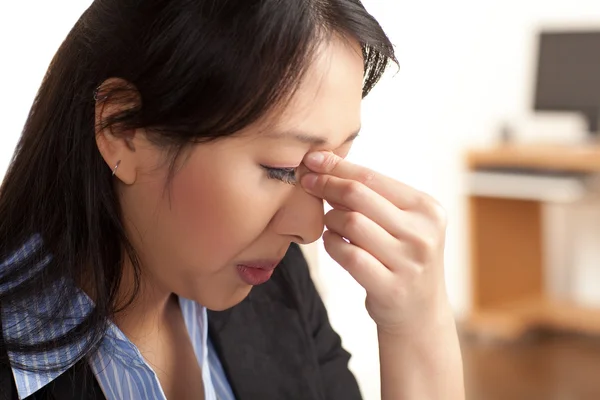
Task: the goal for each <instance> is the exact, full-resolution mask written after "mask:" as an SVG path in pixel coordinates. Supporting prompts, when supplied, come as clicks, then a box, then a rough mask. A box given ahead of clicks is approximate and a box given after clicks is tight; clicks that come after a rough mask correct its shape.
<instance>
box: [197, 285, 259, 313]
mask: <svg viewBox="0 0 600 400" xmlns="http://www.w3.org/2000/svg"><path fill="white" fill-rule="evenodd" d="M251 290H252V286H246V287H243V288H239V289H237V290H236V291H234V292H233V293H231V295H230V296H227V297H223V298H220V299H218V300H217V299H215V301H212V302H206V304H203V303H200V304H202V305H204V307H206V308H207V309H209V310H211V311H225V310H227V309H229V308H231V307H235V306H237V305H238V304H240V303H241V302H242V301H244V299H245V298H246V297H248V294H250V291H251Z"/></svg>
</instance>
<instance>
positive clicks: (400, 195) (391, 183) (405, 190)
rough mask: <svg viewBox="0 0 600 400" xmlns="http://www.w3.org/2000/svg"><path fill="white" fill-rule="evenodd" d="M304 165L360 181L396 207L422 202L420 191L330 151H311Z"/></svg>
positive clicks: (413, 206)
mask: <svg viewBox="0 0 600 400" xmlns="http://www.w3.org/2000/svg"><path fill="white" fill-rule="evenodd" d="M303 163H304V165H305V166H306V167H307V168H308V169H309V170H311V171H313V172H317V173H319V174H327V175H333V176H336V177H338V178H343V179H350V180H354V181H357V182H360V183H362V184H363V185H365V186H367V187H369V188H370V189H372V190H373V191H375V192H376V193H378V194H379V195H381V196H383V197H385V198H386V199H388V200H389V201H390V202H391V203H392V204H394V205H395V206H396V207H399V208H403V209H414V208H418V207H419V205H420V204H421V203H422V199H421V197H422V196H423V195H424V194H423V193H422V192H420V191H418V190H416V189H414V188H412V187H410V186H408V185H405V184H403V183H401V182H398V181H396V180H394V179H392V178H390V177H387V176H385V175H383V174H380V173H378V172H375V171H373V170H371V169H369V168H366V167H363V166H360V165H356V164H352V163H351V162H349V161H347V160H344V159H343V158H341V157H339V156H337V155H336V154H334V153H331V152H324V151H319V152H313V153H309V154H307V155H306V157H305V158H304V161H303Z"/></svg>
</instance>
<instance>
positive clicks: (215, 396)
mask: <svg viewBox="0 0 600 400" xmlns="http://www.w3.org/2000/svg"><path fill="white" fill-rule="evenodd" d="M40 245H41V244H40V241H39V240H36V239H35V238H34V239H33V240H32V241H31V242H29V243H28V244H27V245H26V246H24V247H23V248H22V249H21V251H19V252H18V253H17V254H16V255H15V256H14V257H11V258H10V259H9V260H7V261H6V262H4V263H2V264H0V273H2V272H3V271H5V270H6V269H7V267H8V268H10V264H11V263H12V262H14V261H15V260H18V259H20V258H23V257H25V256H26V255H27V254H28V253H31V252H32V251H36V250H37V249H38V248H39V246H40ZM64 285H67V283H65V282H62V283H60V282H59V283H56V284H55V285H54V286H53V287H51V288H49V289H48V290H47V292H45V293H44V294H42V295H40V296H39V297H37V298H36V300H35V302H34V303H33V304H30V303H25V302H23V303H12V304H9V305H8V306H7V305H5V306H4V307H3V308H2V316H1V322H2V327H3V333H4V338H5V339H10V338H16V337H19V339H20V340H23V339H25V340H26V341H27V342H28V343H36V342H41V341H46V340H51V339H53V338H56V337H58V336H60V335H62V334H64V333H66V332H68V331H69V330H70V329H72V328H73V326H74V325H76V324H77V323H78V322H79V321H81V320H82V319H83V318H84V317H85V316H86V315H87V314H88V313H89V311H90V310H91V308H92V307H93V303H92V301H91V300H90V299H89V297H88V296H87V295H86V294H85V293H83V292H82V291H77V296H75V297H74V298H73V299H70V300H69V301H68V303H67V304H66V306H64V307H62V308H61V315H59V316H58V318H56V317H55V318H49V310H53V309H54V308H53V307H52V306H53V304H54V302H56V301H57V296H58V294H60V293H65V290H66V289H67V288H66V287H65V286H64ZM29 301H30V300H29ZM179 305H180V307H181V311H182V314H183V318H184V321H185V325H186V328H187V331H188V334H189V336H190V340H191V342H192V346H193V349H194V352H195V355H196V358H197V360H198V364H199V366H200V367H201V370H202V382H203V385H204V398H205V399H206V400H233V399H234V396H233V393H232V390H231V387H230V386H229V383H228V381H227V377H226V375H225V373H224V371H223V368H222V366H221V362H220V361H219V358H218V355H217V353H216V352H215V349H214V347H213V346H212V343H211V341H210V338H209V336H208V320H207V313H206V308H204V307H202V306H201V305H199V304H198V303H196V302H194V301H192V300H188V299H184V298H182V297H179ZM45 316H46V317H47V318H44V317H45ZM40 317H41V318H40ZM41 321H43V322H41ZM83 344H84V340H83V339H82V341H81V342H80V343H76V344H73V345H71V346H69V347H65V348H60V349H55V350H53V351H51V352H47V353H40V354H34V355H30V354H29V355H27V354H20V353H12V352H9V354H8V356H9V359H10V360H11V363H13V365H27V366H29V367H32V368H33V369H44V367H47V366H50V365H54V364H56V363H57V362H60V361H63V362H64V361H68V363H69V365H73V364H75V363H76V362H77V361H78V360H77V359H74V357H73V356H72V355H73V354H79V353H80V352H81V349H82V347H83ZM69 365H67V366H66V367H65V368H64V369H63V370H58V371H51V372H46V371H42V372H31V371H27V370H22V369H18V368H16V367H13V369H12V372H13V376H14V378H15V384H16V388H17V393H18V396H19V399H24V398H26V397H27V396H30V395H31V394H33V393H35V392H37V391H38V390H40V389H42V388H43V387H44V386H46V385H47V384H49V383H50V382H52V381H53V380H54V379H56V378H57V377H58V376H59V375H61V374H62V373H63V372H65V371H66V370H67V369H68V368H69ZM90 366H91V368H92V371H93V372H94V375H95V377H96V379H97V381H98V384H99V385H100V387H101V388H102V391H103V393H104V395H105V397H106V399H107V400H139V399H157V400H166V397H165V394H164V392H163V389H162V387H161V385H160V382H159V380H158V377H157V375H156V373H155V372H154V370H153V369H152V367H150V365H148V363H147V362H146V361H145V360H144V357H143V356H142V354H141V353H140V351H139V349H138V348H137V347H136V346H135V345H134V344H133V343H132V342H131V341H130V340H129V339H128V338H127V337H126V336H125V334H124V333H123V332H122V331H121V330H120V329H119V328H118V327H117V326H116V325H115V324H113V323H109V325H108V330H107V332H106V335H105V337H104V338H103V340H102V342H101V343H100V345H99V347H98V351H97V352H95V353H94V354H93V356H92V357H91V358H90Z"/></svg>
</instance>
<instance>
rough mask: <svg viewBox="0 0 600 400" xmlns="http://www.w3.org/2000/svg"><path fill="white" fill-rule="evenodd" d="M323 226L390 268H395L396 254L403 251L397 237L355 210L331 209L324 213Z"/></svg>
mask: <svg viewBox="0 0 600 400" xmlns="http://www.w3.org/2000/svg"><path fill="white" fill-rule="evenodd" d="M325 226H326V227H327V229H329V230H330V231H332V232H334V233H336V234H338V235H340V236H342V237H343V238H345V239H347V240H349V241H350V243H352V244H353V245H355V246H358V247H360V248H362V249H364V250H366V251H367V252H368V253H369V254H371V255H372V256H373V257H375V258H376V259H377V260H379V261H380V262H381V263H382V264H383V265H384V266H385V267H386V268H388V269H390V270H393V269H395V268H394V267H395V264H397V263H398V255H399V254H400V253H401V252H403V251H404V249H403V248H402V247H401V246H400V242H399V241H398V239H396V238H395V237H394V236H392V235H390V234H389V233H388V232H387V231H386V230H385V229H383V228H382V227H381V226H379V225H377V224H376V223H375V222H373V221H372V220H370V219H369V218H367V217H366V216H364V215H362V214H360V213H357V212H355V211H340V210H331V211H329V212H328V213H327V214H326V215H325Z"/></svg>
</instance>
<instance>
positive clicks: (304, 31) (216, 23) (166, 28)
mask: <svg viewBox="0 0 600 400" xmlns="http://www.w3.org/2000/svg"><path fill="white" fill-rule="evenodd" d="M334 34H337V35H342V36H344V37H347V38H351V39H353V40H356V41H358V42H359V43H360V44H361V46H362V51H363V56H364V67H365V75H364V86H363V95H366V94H367V93H368V92H369V91H370V90H371V88H372V87H373V86H374V85H375V84H376V82H377V81H378V80H379V78H380V77H381V76H382V74H383V73H384V70H385V69H386V67H387V66H388V64H390V63H391V62H396V59H395V56H394V50H393V47H392V45H391V43H390V41H389V39H388V38H387V37H386V35H385V33H384V31H383V30H382V28H381V27H380V25H379V24H378V23H377V21H376V20H375V19H374V18H373V17H372V16H371V15H370V14H369V13H368V12H367V11H366V10H365V8H364V7H363V5H362V4H361V2H360V1H359V0H286V1H281V0H96V1H94V2H93V3H92V5H91V6H90V7H89V8H88V9H87V10H86V11H85V12H84V13H83V15H82V16H81V17H80V19H79V20H78V21H77V23H76V24H75V26H74V27H73V29H72V30H71V32H70V33H69V35H68V36H67V38H66V39H65V41H64V42H63V43H62V45H61V46H60V48H59V50H58V52H57V53H56V55H55V56H54V58H53V60H52V62H51V64H50V66H49V68H48V72H47V74H46V76H45V78H44V81H43V83H42V85H41V88H40V90H39V92H38V94H37V96H36V98H35V101H34V103H33V106H32V108H31V111H30V113H29V116H28V119H27V122H26V124H25V127H24V130H23V133H22V136H21V139H20V141H19V143H18V146H17V148H16V151H15V153H14V158H13V160H12V163H11V164H10V167H9V169H8V172H7V174H6V176H5V179H4V182H3V184H2V187H1V189H0V304H1V305H2V310H3V311H2V314H3V316H4V317H7V315H8V316H9V314H10V313H16V312H17V311H19V312H21V311H26V312H27V314H26V315H27V316H28V318H30V319H31V321H28V325H27V326H28V327H29V332H27V333H26V334H23V335H17V336H16V337H9V338H6V340H5V343H4V345H3V347H4V348H0V351H11V352H15V353H18V354H22V355H24V356H25V355H27V354H33V353H38V352H44V351H51V350H54V349H58V348H61V347H64V346H69V345H73V344H75V343H81V342H83V343H84V345H83V346H82V347H81V351H80V352H79V353H78V354H73V359H70V360H59V362H57V363H56V365H55V366H53V368H61V367H64V366H66V365H69V364H71V363H72V362H73V361H75V359H77V358H80V357H81V356H83V355H85V354H89V353H90V352H91V351H92V350H93V349H94V346H95V345H97V344H98V343H99V340H100V339H101V338H102V337H103V335H104V332H105V329H106V326H107V323H108V321H109V319H110V318H111V317H112V316H113V315H114V314H115V312H117V311H118V310H117V307H118V305H117V290H118V288H119V284H120V280H121V276H122V272H123V271H122V268H123V258H124V257H128V258H129V259H131V261H132V263H133V265H134V269H135V271H136V282H137V286H136V287H139V271H140V266H139V262H138V259H137V257H136V253H135V251H134V248H133V246H132V244H131V243H130V241H129V240H128V238H127V235H126V232H125V229H124V226H123V224H122V220H121V215H120V207H119V202H118V199H117V196H116V194H115V191H114V187H113V180H112V177H111V172H110V169H109V168H108V167H107V166H106V164H105V162H104V160H103V159H102V157H101V155H100V152H99V151H98V148H97V144H96V138H95V132H96V131H97V127H96V126H95V119H94V118H95V117H94V113H95V106H96V98H95V97H96V96H94V92H95V90H96V89H97V88H98V86H99V85H100V84H101V83H103V82H104V81H105V80H107V79H108V78H111V77H114V78H121V80H122V81H123V82H127V83H128V84H127V85H115V86H112V87H109V88H107V89H103V90H102V96H101V97H100V98H98V100H99V101H103V100H106V99H111V100H112V101H119V99H123V100H124V101H130V100H131V98H132V97H131V96H134V98H135V99H137V100H138V101H137V102H136V103H135V104H136V105H135V106H134V107H126V108H124V110H123V111H122V112H120V113H119V114H117V115H114V116H113V117H112V118H111V119H110V120H109V121H104V125H103V127H110V128H111V129H114V130H116V131H117V132H118V130H119V129H124V130H128V129H136V128H145V129H147V131H149V132H151V137H152V138H153V140H154V141H155V142H156V143H157V144H158V145H160V146H163V147H164V148H165V149H166V150H168V154H170V155H171V162H173V160H175V159H176V157H177V155H178V154H179V153H180V152H181V150H182V149H183V148H184V147H185V146H186V145H189V144H190V143H201V142H206V141H210V140H215V139H217V138H222V137H226V136H229V135H233V134H235V133H236V132H238V131H240V130H241V129H242V128H244V127H246V126H248V125H249V124H251V123H253V122H256V121H257V120H258V119H259V118H261V117H262V116H264V115H265V114H266V113H267V112H268V111H269V110H271V109H272V108H273V107H274V106H276V105H278V104H281V102H283V101H286V99H289V98H290V96H291V95H292V94H293V92H294V90H295V89H296V88H297V85H298V83H299V82H300V80H301V79H302V77H303V75H304V72H305V71H306V69H307V66H308V65H309V64H310V63H311V61H312V59H313V54H314V52H315V49H316V47H317V45H318V44H319V43H321V42H322V41H324V40H328V39H329V38H330V37H331V36H332V35H334ZM61 282H62V283H64V282H74V283H75V284H74V285H63V284H60V283H61ZM57 283H59V284H58V286H57ZM71 286H72V287H73V288H76V287H84V286H85V287H86V289H88V290H89V291H91V292H92V293H93V300H94V305H95V306H94V307H93V309H92V310H91V311H90V312H89V314H88V315H87V317H86V318H84V319H83V320H82V321H79V322H77V323H76V324H72V326H71V327H70V328H69V329H68V331H67V332H63V333H64V334H60V335H58V336H56V337H54V338H52V339H51V340H41V339H39V338H37V335H36V332H38V331H39V330H40V329H42V328H43V327H44V326H45V324H47V323H49V322H50V321H56V320H57V319H60V318H66V317H65V316H64V313H63V310H64V309H65V307H66V306H67V305H68V303H69V302H70V301H72V299H73V298H74V296H75V290H76V289H73V290H71V289H69V288H70V287H71ZM53 291H54V292H53ZM58 291H59V292H60V293H58ZM49 292H51V293H49ZM48 293H49V294H50V295H51V298H52V302H51V304H49V305H48V306H47V307H44V310H43V312H41V311H40V310H32V309H31V308H32V307H33V306H32V304H34V301H33V300H34V299H35V298H37V297H39V296H42V295H44V294H48ZM134 295H135V293H134V294H133V295H132V296H134ZM132 298H133V297H132ZM36 338H37V339H36ZM0 342H1V341H0ZM23 364H24V363H23ZM17 367H20V368H24V369H30V367H29V366H28V365H25V364H24V365H17Z"/></svg>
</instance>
